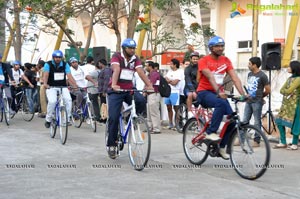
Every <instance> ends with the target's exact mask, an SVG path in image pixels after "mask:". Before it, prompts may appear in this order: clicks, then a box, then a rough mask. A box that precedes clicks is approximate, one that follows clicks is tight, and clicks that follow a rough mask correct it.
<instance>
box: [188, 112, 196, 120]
mask: <svg viewBox="0 0 300 199" xmlns="http://www.w3.org/2000/svg"><path fill="white" fill-rule="evenodd" d="M192 117H195V116H194V114H193V112H192V111H189V112H188V118H189V119H190V118H192Z"/></svg>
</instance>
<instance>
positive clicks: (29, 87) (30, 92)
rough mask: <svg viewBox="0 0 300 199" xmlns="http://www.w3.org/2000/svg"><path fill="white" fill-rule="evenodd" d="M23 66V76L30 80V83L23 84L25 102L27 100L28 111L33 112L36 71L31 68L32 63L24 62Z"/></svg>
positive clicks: (35, 92)
mask: <svg viewBox="0 0 300 199" xmlns="http://www.w3.org/2000/svg"><path fill="white" fill-rule="evenodd" d="M24 66H25V71H24V76H26V77H27V79H28V80H29V82H30V84H26V85H25V94H26V99H27V102H28V106H29V111H30V113H34V112H35V105H36V104H35V101H34V98H35V97H36V95H37V90H36V89H37V88H36V85H37V79H36V72H35V71H33V70H32V68H34V65H32V64H30V63H25V64H24Z"/></svg>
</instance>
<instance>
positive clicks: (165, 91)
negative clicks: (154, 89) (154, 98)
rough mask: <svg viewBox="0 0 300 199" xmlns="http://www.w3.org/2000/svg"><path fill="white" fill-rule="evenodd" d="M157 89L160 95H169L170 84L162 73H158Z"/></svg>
mask: <svg viewBox="0 0 300 199" xmlns="http://www.w3.org/2000/svg"><path fill="white" fill-rule="evenodd" d="M158 91H159V94H160V96H162V97H169V96H170V95H171V86H170V85H169V84H168V82H167V80H166V79H165V78H164V77H163V76H162V75H160V80H159V85H158Z"/></svg>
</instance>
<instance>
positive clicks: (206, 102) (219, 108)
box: [197, 91, 234, 148]
mask: <svg viewBox="0 0 300 199" xmlns="http://www.w3.org/2000/svg"><path fill="white" fill-rule="evenodd" d="M197 101H198V102H199V103H200V104H201V105H202V106H203V107H206V108H214V109H215V110H214V112H213V115H212V118H211V124H210V126H209V127H208V128H207V130H206V133H207V134H211V133H216V132H217V131H218V129H219V126H220V124H221V122H222V119H223V116H224V115H229V114H231V113H232V112H233V111H232V109H231V106H230V104H229V103H228V101H227V100H226V99H222V98H219V97H218V96H217V94H216V93H215V92H212V91H201V92H199V93H198V96H197ZM233 127H234V125H233V124H231V125H229V126H228V128H227V131H226V133H225V135H224V137H223V138H222V141H221V143H220V147H221V148H224V147H225V146H226V145H227V142H228V140H229V137H230V135H229V133H228V132H230V131H231V129H232V128H233Z"/></svg>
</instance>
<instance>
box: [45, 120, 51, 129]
mask: <svg viewBox="0 0 300 199" xmlns="http://www.w3.org/2000/svg"><path fill="white" fill-rule="evenodd" d="M50 125H51V122H48V121H45V127H46V128H47V129H48V128H50Z"/></svg>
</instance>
